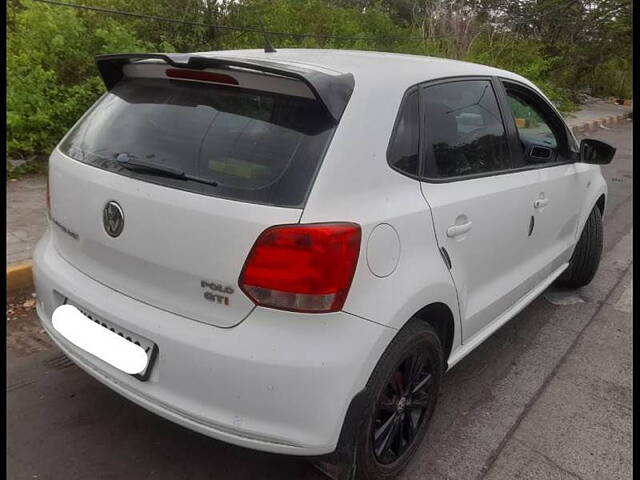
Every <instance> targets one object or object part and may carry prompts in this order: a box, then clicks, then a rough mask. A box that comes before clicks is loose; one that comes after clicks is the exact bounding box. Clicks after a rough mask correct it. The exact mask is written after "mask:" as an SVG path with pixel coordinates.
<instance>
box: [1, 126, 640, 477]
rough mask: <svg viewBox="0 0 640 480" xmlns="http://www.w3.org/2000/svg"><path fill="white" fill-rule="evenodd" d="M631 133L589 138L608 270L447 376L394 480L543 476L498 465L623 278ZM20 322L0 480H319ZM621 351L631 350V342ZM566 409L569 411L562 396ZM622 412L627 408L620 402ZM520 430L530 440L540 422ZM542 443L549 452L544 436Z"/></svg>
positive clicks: (626, 129) (585, 420) (13, 339)
mask: <svg viewBox="0 0 640 480" xmlns="http://www.w3.org/2000/svg"><path fill="white" fill-rule="evenodd" d="M631 135H632V129H631V124H630V123H629V124H628V125H625V126H621V127H616V128H614V129H611V130H604V129H603V130H599V131H598V132H596V133H594V134H590V136H591V137H594V138H599V139H602V140H604V141H606V142H608V143H611V144H613V145H614V146H616V147H617V148H618V153H617V155H616V158H615V159H614V162H613V164H612V165H610V166H607V167H605V168H604V174H605V177H606V179H607V182H608V184H609V192H610V195H609V202H608V205H607V213H606V216H605V253H604V256H605V257H606V259H607V260H606V261H607V262H608V263H607V265H608V266H606V267H603V268H601V271H600V272H599V273H598V275H597V276H596V278H595V279H594V282H593V283H592V284H591V285H590V286H588V287H585V288H583V289H581V290H579V291H577V292H563V291H558V290H556V289H554V287H551V289H550V290H548V291H547V292H545V294H543V295H542V296H541V297H539V298H538V299H536V300H535V301H534V302H533V303H532V304H531V305H530V306H529V307H527V308H526V309H525V310H524V311H523V312H521V313H520V314H519V315H518V316H517V317H516V318H514V319H513V320H512V321H510V322H509V323H508V324H507V325H505V326H504V327H503V328H501V329H500V330H499V331H498V332H496V333H495V334H494V335H493V336H492V337H490V338H489V339H488V340H487V341H486V342H485V343H484V344H482V345H481V346H480V347H478V348H477V349H476V350H475V351H474V352H472V353H471V354H470V355H469V356H468V357H466V358H465V359H464V360H463V361H461V362H460V363H459V364H458V365H457V366H456V367H455V368H454V369H452V370H451V372H449V373H448V374H447V376H446V378H445V381H444V384H443V386H442V394H441V398H440V399H439V404H438V407H437V408H436V413H435V415H434V418H433V421H432V424H431V426H430V429H429V431H428V433H427V436H426V438H425V440H424V442H423V444H422V445H421V447H420V448H419V450H418V452H417V455H416V457H415V459H414V460H413V462H412V463H411V464H410V466H409V467H408V468H407V470H406V471H405V472H404V473H403V474H402V476H401V479H402V480H409V479H412V480H413V479H427V478H428V479H446V478H449V479H480V478H485V477H487V478H491V479H498V478H504V479H507V478H509V479H510V478H552V477H550V476H548V477H545V476H544V475H540V476H533V477H521V476H519V474H518V475H514V474H513V471H515V470H509V468H510V467H509V464H510V462H511V463H513V462H517V461H518V460H517V458H518V455H515V457H514V458H512V459H511V460H510V458H511V457H509V456H508V454H509V452H511V450H510V449H511V448H512V447H511V446H510V445H511V440H512V437H513V435H514V432H515V433H516V434H517V432H518V431H519V429H520V427H521V424H523V419H527V418H529V414H530V413H531V412H532V411H534V410H535V407H536V405H537V404H538V403H539V399H540V398H544V392H545V391H546V390H547V388H548V386H549V384H550V382H552V380H553V378H555V375H556V373H557V371H558V369H559V368H560V367H561V365H562V364H563V362H565V361H566V357H567V355H568V354H569V353H570V352H571V351H572V348H573V346H574V345H575V344H576V342H577V341H578V339H579V338H580V335H581V333H582V332H583V330H584V331H586V330H587V328H586V327H588V326H589V325H590V323H591V322H592V320H593V319H594V318H596V316H597V314H598V312H599V311H600V310H601V307H602V305H603V304H604V303H606V301H605V300H606V298H607V296H608V295H609V294H610V292H612V291H614V289H615V287H616V286H619V284H620V282H621V280H622V278H623V276H624V273H625V272H626V271H627V270H624V268H627V267H624V268H622V267H620V268H617V266H619V265H622V263H624V262H623V260H624V259H622V260H621V258H622V256H624V255H628V252H627V253H625V252H626V250H624V248H623V249H622V250H620V248H621V247H620V245H621V244H622V242H623V241H624V240H625V238H629V235H628V233H629V232H630V229H631V224H632V216H631V185H632V174H633V172H632V155H631V148H632V141H631ZM624 261H627V260H624ZM616 262H617V263H616ZM621 262H622V263H621ZM627 263H630V260H628V261H627ZM624 265H627V264H624ZM627 275H628V272H627ZM21 302H22V300H21ZM24 317H25V318H21V319H19V320H12V321H10V322H9V323H8V329H7V333H8V335H7V340H8V350H7V359H8V368H7V441H8V442H7V475H8V478H10V479H12V480H22V479H34V478H38V479H53V480H57V479H61V480H74V479H83V480H84V479H138V478H150V479H159V480H160V479H162V480H169V479H171V480H174V479H180V480H182V479H189V480H200V479H234V480H235V479H237V480H243V479H265V480H266V479H278V480H287V479H303V480H313V479H317V480H325V477H324V476H323V475H321V474H320V473H318V472H317V471H316V470H315V469H314V468H313V467H311V466H310V465H309V464H308V463H307V462H306V461H305V460H304V459H302V458H297V457H288V456H279V455H272V454H266V453H262V452H256V451H251V450H246V449H242V448H238V447H234V446H231V445H227V444H224V443H221V442H218V441H215V440H212V439H210V438H208V437H205V436H202V435H200V434H197V433H193V432H191V431H189V430H186V429H184V428H182V427H179V426H177V425H174V424H172V423H170V422H168V421H166V420H164V419H162V418H160V417H157V416H155V415H153V414H151V413H149V412H147V411H145V410H144V409H142V408H141V407H138V406H136V405H135V404H133V403H130V402H129V401H127V400H125V399H124V398H122V397H120V396H119V395H117V394H115V393H113V392H111V391H110V390H109V389H108V388H106V387H104V386H102V385H101V384H100V383H98V382H97V381H96V380H94V379H93V378H91V377H90V376H89V375H87V374H85V373H84V372H83V371H81V370H80V369H79V368H77V367H75V366H74V365H73V364H71V363H70V362H69V361H68V360H66V359H65V358H64V356H62V354H61V352H60V351H59V350H58V349H57V348H56V347H54V346H52V345H51V343H50V342H48V341H47V339H46V337H45V336H44V335H43V333H42V332H41V331H40V329H39V326H38V323H37V320H36V319H35V316H34V314H33V312H32V311H29V312H28V314H26V315H25V316H24ZM620 341H628V344H629V348H630V342H631V339H630V338H629V339H627V340H625V339H622V340H620ZM624 348H626V344H625V345H624ZM576 395H577V393H576ZM566 401H568V402H571V401H572V398H571V394H569V397H568V399H567V400H566ZM625 408H628V409H631V405H630V400H629V405H626V406H625ZM549 414H551V412H549ZM536 418H538V420H536ZM540 418H541V419H540ZM528 421H529V423H531V422H533V424H532V425H533V426H529V427H528V428H533V429H534V430H535V428H536V425H537V426H538V427H540V425H539V424H540V423H544V422H545V415H542V417H540V416H538V417H533V419H532V420H528ZM570 421H571V423H572V424H574V425H575V426H576V428H579V430H578V431H583V430H584V431H590V428H591V427H592V424H590V423H589V422H592V423H593V422H594V420H593V419H592V418H590V417H589V416H588V415H582V416H581V415H577V416H576V417H575V418H571V419H570ZM536 422H537V423H536ZM581 422H582V423H581ZM524 423H525V426H526V422H524ZM582 427H583V428H582ZM547 435H549V436H550V437H549V438H550V439H549V443H550V444H551V437H553V435H554V432H548V433H547ZM542 438H543V439H544V438H545V437H542ZM554 438H555V437H554ZM625 438H626V437H625ZM623 440H624V439H623ZM579 441H581V440H577V439H576V442H579ZM624 441H626V440H624ZM624 441H621V442H622V443H620V447H619V449H621V450H624V451H621V452H616V451H614V453H616V454H617V456H615V455H614V457H615V458H617V459H618V460H616V461H618V463H621V464H622V465H621V466H620V465H619V467H620V468H618V470H615V471H625V470H624V468H625V467H626V465H625V463H626V462H627V459H629V460H628V461H629V462H630V446H629V452H626V450H625V449H626V446H625V445H626V444H625V443H624ZM564 443H565V444H566V443H567V441H566V440H565V442H564ZM569 443H571V440H569ZM616 445H617V444H615V443H614V447H615V448H617V447H616ZM569 446H571V445H569ZM573 447H575V449H576V450H580V449H581V445H578V444H576V445H574V446H573ZM594 448H595V447H594ZM596 453H599V452H596ZM618 453H619V454H618ZM505 455H507V456H506V457H505ZM576 455H578V454H576ZM591 455H593V453H591ZM512 456H513V454H512ZM521 456H522V455H520V457H521ZM596 457H597V456H596ZM545 458H547V457H545ZM578 459H579V457H578ZM583 463H584V462H583ZM596 467H597V465H596ZM596 467H594V468H596ZM514 468H515V467H514ZM628 468H629V471H630V468H631V467H630V465H629V467H628ZM509 472H512V473H509ZM572 475H573V474H571V473H569V472H566V475H563V476H559V477H553V478H572ZM577 478H604V477H598V475H595V476H594V477H589V475H588V474H583V476H582V477H577ZM608 478H614V477H608ZM615 478H621V477H618V476H616V477H615Z"/></svg>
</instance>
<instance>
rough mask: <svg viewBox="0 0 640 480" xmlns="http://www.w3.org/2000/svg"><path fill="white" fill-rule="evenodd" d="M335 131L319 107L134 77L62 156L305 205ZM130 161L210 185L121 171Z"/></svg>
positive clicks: (81, 127)
mask: <svg viewBox="0 0 640 480" xmlns="http://www.w3.org/2000/svg"><path fill="white" fill-rule="evenodd" d="M334 128H335V125H334V122H333V120H332V119H331V118H330V117H329V115H328V114H327V113H326V111H325V110H324V109H323V108H322V106H321V105H320V104H319V103H318V102H316V101H315V100H312V99H307V98H302V97H294V96H286V95H281V94H275V93H269V92H261V91H253V90H245V89H240V88H237V87H227V86H218V85H208V84H203V83H197V82H189V81H180V80H168V79H157V78H135V79H128V80H124V81H122V82H120V83H119V84H118V85H116V86H115V87H114V88H113V89H112V90H111V91H110V92H108V93H107V94H106V95H105V96H104V97H103V98H102V99H101V100H100V101H99V102H98V103H97V104H96V105H95V106H94V107H93V108H92V110H91V111H90V112H89V113H88V114H87V116H86V117H85V118H84V119H83V120H82V121H81V122H80V123H79V124H78V125H77V126H76V127H75V128H74V129H73V130H72V131H71V132H70V133H69V135H68V136H67V137H66V139H65V140H64V142H63V143H62V144H61V145H60V149H61V151H62V152H63V153H65V154H67V155H69V156H70V157H72V158H74V159H76V160H79V161H81V162H85V163H88V164H91V165H93V166H96V167H99V168H104V169H106V170H110V171H114V172H117V173H120V174H122V175H126V176H131V177H134V178H137V179H140V180H144V181H148V182H152V183H157V184H161V185H164V186H168V187H172V188H178V189H183V190H188V191H192V192H196V193H202V194H206V195H212V196H218V197H224V198H229V199H233V200H241V201H248V202H255V203H263V204H268V205H277V206H283V207H301V206H303V205H304V202H305V200H306V196H307V194H308V191H309V189H310V187H311V184H312V182H313V178H314V176H315V173H316V171H317V169H318V167H319V165H320V162H321V160H322V157H323V154H324V151H325V149H326V146H327V144H328V142H329V140H330V138H331V135H332V133H333V130H334ZM127 159H134V160H135V161H136V162H144V163H146V164H149V163H151V164H153V165H158V166H162V167H165V168H170V169H172V170H174V171H180V172H184V173H185V174H187V175H189V176H190V177H193V178H196V179H198V180H200V179H201V180H204V181H203V182H200V181H195V180H184V179H180V178H174V177H175V176H174V177H172V176H169V175H162V174H159V173H158V172H152V171H148V170H144V169H135V170H131V169H127V168H124V167H123V165H122V163H121V161H122V160H127ZM207 182H209V184H208V183H207Z"/></svg>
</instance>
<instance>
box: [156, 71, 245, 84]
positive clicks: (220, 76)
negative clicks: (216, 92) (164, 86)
mask: <svg viewBox="0 0 640 480" xmlns="http://www.w3.org/2000/svg"><path fill="white" fill-rule="evenodd" d="M166 73H167V77H170V78H184V79H186V80H200V81H201V82H214V83H225V84H227V85H238V81H237V80H236V79H235V78H233V77H232V76H231V75H225V74H224V73H214V72H203V71H201V70H182V69H179V68H168V69H167V71H166Z"/></svg>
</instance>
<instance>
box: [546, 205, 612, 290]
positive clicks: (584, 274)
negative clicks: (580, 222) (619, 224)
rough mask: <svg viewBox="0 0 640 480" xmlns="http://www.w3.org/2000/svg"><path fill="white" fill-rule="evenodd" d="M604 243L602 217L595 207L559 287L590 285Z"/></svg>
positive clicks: (559, 280) (561, 277)
mask: <svg viewBox="0 0 640 480" xmlns="http://www.w3.org/2000/svg"><path fill="white" fill-rule="evenodd" d="M602 242H603V235H602V215H601V213H600V209H599V208H598V207H594V208H593V210H592V211H591V214H590V215H589V218H588V219H587V223H586V224H585V226H584V229H583V230H582V234H581V235H580V240H578V244H577V245H576V249H575V250H574V252H573V255H572V257H571V260H569V266H568V267H567V269H566V270H565V271H564V272H563V273H562V275H561V276H560V278H559V279H558V282H557V283H558V285H561V286H563V287H569V288H578V287H584V286H585V285H587V284H589V283H590V282H591V280H593V277H594V276H595V274H596V272H597V271H598V265H599V264H600V257H601V256H602Z"/></svg>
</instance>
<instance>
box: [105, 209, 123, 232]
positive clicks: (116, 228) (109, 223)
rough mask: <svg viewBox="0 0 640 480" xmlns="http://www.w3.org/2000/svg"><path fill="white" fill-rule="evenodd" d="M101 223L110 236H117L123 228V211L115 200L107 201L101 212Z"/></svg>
mask: <svg viewBox="0 0 640 480" xmlns="http://www.w3.org/2000/svg"><path fill="white" fill-rule="evenodd" d="M102 224H103V225H104V229H105V231H106V232H107V233H108V234H109V235H110V236H111V237H117V236H118V235H120V234H121V233H122V229H123V228H124V213H123V212H122V207H120V205H118V204H117V202H113V201H111V202H108V203H107V204H106V205H105V206H104V210H103V212H102Z"/></svg>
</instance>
